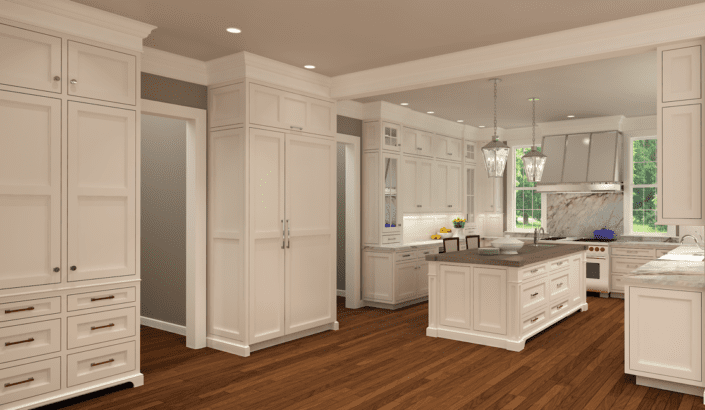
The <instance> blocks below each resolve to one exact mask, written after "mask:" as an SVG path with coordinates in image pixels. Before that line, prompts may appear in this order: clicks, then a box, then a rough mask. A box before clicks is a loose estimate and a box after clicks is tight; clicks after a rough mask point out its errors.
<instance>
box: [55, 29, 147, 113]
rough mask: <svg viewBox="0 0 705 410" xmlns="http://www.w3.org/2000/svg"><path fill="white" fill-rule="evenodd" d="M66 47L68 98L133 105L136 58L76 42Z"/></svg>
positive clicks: (71, 42)
mask: <svg viewBox="0 0 705 410" xmlns="http://www.w3.org/2000/svg"><path fill="white" fill-rule="evenodd" d="M68 47H69V48H68V54H69V56H68V57H69V65H68V68H69V73H68V78H67V80H68V81H69V84H68V93H69V95H75V96H78V97H85V98H91V99H95V100H102V101H112V102H116V103H121V104H129V105H135V103H136V100H135V94H136V93H135V87H136V80H135V78H136V74H137V70H136V58H135V56H133V55H130V54H125V53H120V52H117V51H113V50H108V49H105V48H101V47H95V46H89V45H88V44H83V43H77V42H75V41H69V42H68Z"/></svg>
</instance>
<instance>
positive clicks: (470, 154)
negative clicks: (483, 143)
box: [465, 141, 477, 164]
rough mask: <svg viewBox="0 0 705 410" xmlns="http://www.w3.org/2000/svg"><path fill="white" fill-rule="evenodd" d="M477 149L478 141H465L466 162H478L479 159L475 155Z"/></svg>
mask: <svg viewBox="0 0 705 410" xmlns="http://www.w3.org/2000/svg"><path fill="white" fill-rule="evenodd" d="M476 150H477V143H476V142H472V141H465V163H466V164H477V159H476V157H475V155H476Z"/></svg>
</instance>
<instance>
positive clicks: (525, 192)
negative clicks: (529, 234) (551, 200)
mask: <svg viewBox="0 0 705 410" xmlns="http://www.w3.org/2000/svg"><path fill="white" fill-rule="evenodd" d="M530 150H531V149H530V148H515V149H514V161H515V162H514V165H515V166H514V172H515V175H514V190H515V194H516V203H515V207H514V210H515V213H516V215H515V227H516V228H517V229H534V228H540V227H541V193H539V192H536V189H535V187H536V183H535V182H529V180H528V179H527V177H526V174H525V173H524V162H523V161H522V160H521V157H523V156H524V154H526V153H527V152H529V151H530ZM537 150H538V151H541V147H537Z"/></svg>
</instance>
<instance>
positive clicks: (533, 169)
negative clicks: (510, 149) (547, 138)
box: [521, 98, 548, 182]
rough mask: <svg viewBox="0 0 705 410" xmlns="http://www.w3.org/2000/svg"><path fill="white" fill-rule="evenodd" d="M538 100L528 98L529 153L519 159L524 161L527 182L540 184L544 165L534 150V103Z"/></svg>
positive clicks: (544, 161) (542, 159)
mask: <svg viewBox="0 0 705 410" xmlns="http://www.w3.org/2000/svg"><path fill="white" fill-rule="evenodd" d="M538 100H539V99H538V98H529V101H531V104H532V107H533V122H532V128H531V151H529V152H527V153H526V155H524V156H523V157H521V159H522V161H524V174H525V175H526V178H527V179H528V180H529V182H540V181H541V176H542V175H543V167H544V165H546V158H548V157H546V156H545V155H544V154H542V153H541V152H539V151H538V150H536V101H538Z"/></svg>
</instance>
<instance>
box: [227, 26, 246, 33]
mask: <svg viewBox="0 0 705 410" xmlns="http://www.w3.org/2000/svg"><path fill="white" fill-rule="evenodd" d="M226 30H227V32H228V33H233V34H237V33H242V30H240V29H239V28H235V27H230V28H229V29H226Z"/></svg>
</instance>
